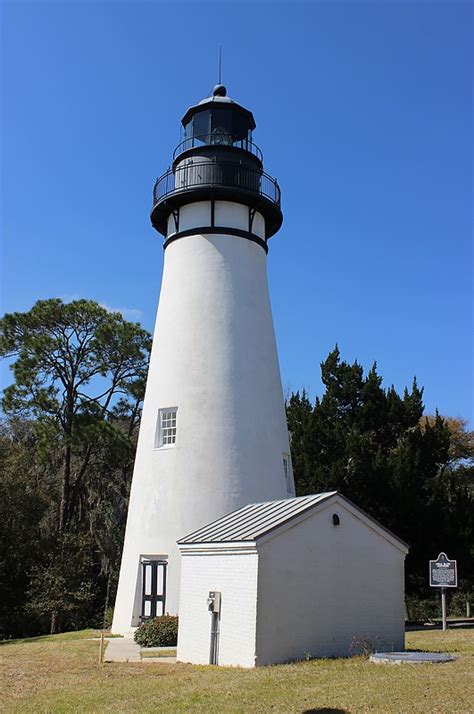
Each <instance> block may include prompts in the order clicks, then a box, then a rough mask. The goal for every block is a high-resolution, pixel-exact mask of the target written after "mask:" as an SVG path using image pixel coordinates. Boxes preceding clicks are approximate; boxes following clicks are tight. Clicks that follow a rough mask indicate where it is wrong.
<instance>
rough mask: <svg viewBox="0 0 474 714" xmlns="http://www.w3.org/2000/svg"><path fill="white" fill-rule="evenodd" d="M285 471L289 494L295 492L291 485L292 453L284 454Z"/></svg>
mask: <svg viewBox="0 0 474 714" xmlns="http://www.w3.org/2000/svg"><path fill="white" fill-rule="evenodd" d="M283 473H284V475H285V481H286V491H287V493H288V494H291V495H292V496H293V495H294V494H293V488H292V485H291V472H290V455H289V454H283Z"/></svg>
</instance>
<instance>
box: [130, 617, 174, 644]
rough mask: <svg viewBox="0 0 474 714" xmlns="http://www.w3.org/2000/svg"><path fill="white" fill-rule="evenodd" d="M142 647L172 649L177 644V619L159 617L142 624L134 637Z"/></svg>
mask: <svg viewBox="0 0 474 714" xmlns="http://www.w3.org/2000/svg"><path fill="white" fill-rule="evenodd" d="M134 640H135V642H136V643H137V644H139V645H141V646H142V647H174V646H175V645H176V644H177V642H178V617H177V616H176V615H160V617H155V618H154V619H153V620H147V621H146V622H143V623H142V624H141V625H140V627H139V628H138V630H136V632H135V635H134Z"/></svg>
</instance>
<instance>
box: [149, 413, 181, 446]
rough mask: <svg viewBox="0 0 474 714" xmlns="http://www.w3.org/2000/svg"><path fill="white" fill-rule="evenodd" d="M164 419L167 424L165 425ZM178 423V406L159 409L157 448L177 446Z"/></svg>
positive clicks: (156, 435)
mask: <svg viewBox="0 0 474 714" xmlns="http://www.w3.org/2000/svg"><path fill="white" fill-rule="evenodd" d="M165 415H170V416H165ZM173 415H174V416H173ZM164 419H165V423H166V426H164V425H163V421H164ZM177 424H178V407H164V408H163V409H159V410H158V420H157V423H156V433H155V449H173V448H174V447H175V446H176V436H177V428H178V427H177ZM173 432H174V433H173ZM173 437H174V440H173V441H169V439H170V438H173Z"/></svg>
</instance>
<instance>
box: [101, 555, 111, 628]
mask: <svg viewBox="0 0 474 714" xmlns="http://www.w3.org/2000/svg"><path fill="white" fill-rule="evenodd" d="M111 577H112V572H111V570H110V569H109V574H108V575H107V587H106V589H105V603H104V617H103V620H102V629H103V630H105V629H106V622H105V620H106V617H107V610H108V609H109V598H110V579H111Z"/></svg>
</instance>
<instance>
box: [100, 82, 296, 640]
mask: <svg viewBox="0 0 474 714" xmlns="http://www.w3.org/2000/svg"><path fill="white" fill-rule="evenodd" d="M255 126H256V125H255V120H254V117H253V115H252V113H251V112H250V111H249V110H248V109H245V108H244V107H243V106H241V105H240V104H238V103H237V102H235V101H233V100H232V99H231V98H230V97H229V96H227V91H226V88H225V87H224V86H223V85H221V84H219V85H217V86H216V87H215V88H214V90H213V92H212V96H210V97H207V98H206V99H203V100H202V101H201V102H199V103H198V104H197V105H195V106H192V107H191V108H189V109H188V110H187V112H186V113H185V115H184V117H183V119H182V140H181V143H180V144H179V145H178V146H177V148H176V149H175V150H174V153H173V157H172V164H171V167H170V168H169V169H168V170H167V171H166V172H165V173H164V174H163V175H162V176H161V177H160V178H159V179H158V180H157V181H156V183H155V186H154V191H153V209H152V212H151V222H152V225H153V227H154V228H155V229H156V230H157V231H158V233H160V234H161V235H162V236H163V237H164V267H163V276H162V283H161V292H160V298H159V305H158V313H157V318H156V325H155V332H154V338H153V348H152V352H151V358H150V365H149V371H148V379H147V385H146V393H145V400H144V405H143V414H142V420H141V426H140V433H139V438H138V445H137V453H136V460H135V467H134V473H133V479H132V486H131V492H130V502H129V511H128V519H127V526H126V532H125V542H124V549H123V555H122V564H121V569H120V577H119V583H118V591H117V599H116V605H115V614H114V621H113V631H114V632H116V633H127V632H130V631H131V630H133V628H135V627H137V626H138V625H139V624H140V622H142V621H143V620H145V619H147V618H150V617H155V616H158V615H161V614H165V613H170V614H177V613H178V610H179V583H180V554H179V550H178V547H177V544H176V541H177V540H178V539H179V538H182V537H183V536H185V535H186V534H188V533H190V532H192V531H193V530H196V529H198V528H201V527H202V526H204V525H205V524H206V523H211V522H213V521H216V520H217V519H219V518H221V517H223V516H225V515H226V514H227V513H230V512H232V511H235V510H236V509H238V508H242V507H243V506H246V505H247V504H249V503H260V502H263V501H270V500H276V499H284V498H287V497H291V496H293V495H294V483H293V473H292V467H291V459H290V448H289V441H288V431H287V426H286V418H285V409H284V399H283V392H282V385H281V377H280V370H279V364H278V355H277V350H276V343H275V334H274V328H273V321H272V313H271V306H270V298H269V292H268V283H267V268H266V261H267V253H268V241H269V239H270V238H271V237H272V236H273V235H274V234H275V233H276V232H277V231H278V229H279V228H280V226H281V223H282V212H281V204H280V188H279V186H278V183H277V182H276V180H275V179H273V178H272V177H271V176H269V175H268V174H266V173H265V171H264V166H263V154H262V151H261V150H260V149H259V147H258V146H257V145H256V144H255V143H254V141H253V131H254V129H255Z"/></svg>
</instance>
